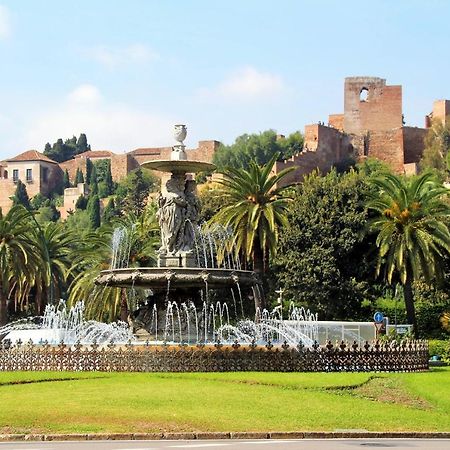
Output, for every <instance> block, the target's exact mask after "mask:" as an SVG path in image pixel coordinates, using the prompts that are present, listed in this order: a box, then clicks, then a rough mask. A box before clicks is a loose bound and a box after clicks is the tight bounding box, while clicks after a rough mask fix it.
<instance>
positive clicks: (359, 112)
mask: <svg viewBox="0 0 450 450" xmlns="http://www.w3.org/2000/svg"><path fill="white" fill-rule="evenodd" d="M364 92H366V93H367V99H366V100H362V99H361V94H362V93H363V94H364ZM402 123H403V116H402V87H401V86H387V85H386V80H385V79H382V78H376V77H350V78H346V79H345V87H344V131H345V132H346V133H350V134H361V133H364V132H365V131H384V130H390V129H392V128H398V127H401V126H402Z"/></svg>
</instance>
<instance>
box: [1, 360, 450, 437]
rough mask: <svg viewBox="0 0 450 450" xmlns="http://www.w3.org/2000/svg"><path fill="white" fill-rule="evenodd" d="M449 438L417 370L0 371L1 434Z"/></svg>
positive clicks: (448, 416) (446, 376)
mask: <svg viewBox="0 0 450 450" xmlns="http://www.w3.org/2000/svg"><path fill="white" fill-rule="evenodd" d="M342 429H353V430H355V429H358V430H362V429H365V430H369V431H388V430H389V431H450V368H439V369H434V370H432V371H430V372H426V373H402V374H374V373H372V374H370V373H369V374H366V373H355V374H351V373H349V374H344V373H330V374H323V373H312V374H309V373H294V374H292V373H290V374H284V373H202V374H193V373H186V374H168V373H153V374H151V373H149V374H144V373H125V374H121V373H61V372H51V373H50V372H15V373H8V372H6V373H0V433H24V432H25V433H32V432H36V433H41V432H42V433H45V432H56V433H63V432H67V433H78V432H155V431H262V430H264V431H294V430H298V431H303V430H305V431H306V430H317V431H319V430H325V431H333V430H342Z"/></svg>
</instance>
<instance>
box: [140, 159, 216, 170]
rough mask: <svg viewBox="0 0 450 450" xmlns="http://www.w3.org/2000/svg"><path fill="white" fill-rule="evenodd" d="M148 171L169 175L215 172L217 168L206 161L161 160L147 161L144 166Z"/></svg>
mask: <svg viewBox="0 0 450 450" xmlns="http://www.w3.org/2000/svg"><path fill="white" fill-rule="evenodd" d="M142 166H143V167H145V168H146V169H151V170H159V171H160V172H169V173H197V172H207V171H212V170H215V168H216V166H215V165H214V164H212V163H208V162H204V161H187V160H173V159H160V160H155V161H147V162H145V163H143V164H142Z"/></svg>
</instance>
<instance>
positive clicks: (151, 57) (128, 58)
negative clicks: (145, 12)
mask: <svg viewBox="0 0 450 450" xmlns="http://www.w3.org/2000/svg"><path fill="white" fill-rule="evenodd" d="M84 53H85V54H86V56H87V57H88V58H90V59H92V60H94V61H96V62H98V63H100V64H102V65H104V66H106V67H108V68H109V69H115V68H117V67H120V66H123V65H129V64H145V63H148V62H151V61H155V60H157V59H159V55H158V53H156V52H155V51H154V50H152V49H151V48H150V47H148V46H146V45H144V44H132V45H128V46H125V47H110V46H105V45H96V46H94V47H91V48H89V49H87V50H85V51H84Z"/></svg>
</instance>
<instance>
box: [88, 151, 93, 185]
mask: <svg viewBox="0 0 450 450" xmlns="http://www.w3.org/2000/svg"><path fill="white" fill-rule="evenodd" d="M93 168H94V164H92V161H91V159H90V158H88V159H87V160H86V183H87V184H89V185H90V184H91V178H92V169H93Z"/></svg>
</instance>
